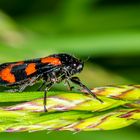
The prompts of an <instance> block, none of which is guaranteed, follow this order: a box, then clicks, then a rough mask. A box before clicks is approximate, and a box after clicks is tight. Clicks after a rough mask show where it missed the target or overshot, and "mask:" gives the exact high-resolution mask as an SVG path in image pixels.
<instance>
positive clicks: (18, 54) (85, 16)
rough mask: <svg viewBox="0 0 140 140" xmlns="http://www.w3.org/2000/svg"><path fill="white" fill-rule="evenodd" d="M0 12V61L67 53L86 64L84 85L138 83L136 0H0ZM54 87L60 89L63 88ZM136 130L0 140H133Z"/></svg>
mask: <svg viewBox="0 0 140 140" xmlns="http://www.w3.org/2000/svg"><path fill="white" fill-rule="evenodd" d="M0 10H1V11H0V62H1V63H3V62H7V61H17V60H24V59H28V58H35V57H42V56H47V55H49V54H52V53H59V52H66V53H70V54H73V55H76V56H77V57H79V58H81V59H82V60H85V61H86V62H85V63H86V66H85V69H84V71H83V72H82V73H81V74H79V77H80V78H81V79H82V81H83V82H85V83H86V84H87V85H88V86H89V87H93V84H94V86H103V85H108V84H109V85H111V84H134V83H135V84H138V83H140V78H139V71H140V63H139V61H140V55H139V54H140V18H139V13H140V1H139V0H133V1H131V0H115V1H114V0H67V1H65V0H51V1H50V0H40V1H37V0H28V1H27V0H24V1H18V0H12V1H8V0H0ZM88 58H89V59H88ZM87 59H88V60H87ZM57 88H59V89H61V90H65V89H64V86H62V85H61V86H58V87H56V88H55V89H57ZM138 126H139V125H137V127H138ZM137 127H136V126H135V127H130V128H128V129H127V128H126V129H122V130H116V131H108V132H93V133H92V132H87V133H79V134H77V135H71V133H67V132H66V133H62V134H61V133H52V134H50V135H46V132H40V133H36V134H35V133H33V134H28V137H26V136H25V133H23V134H11V135H10V134H9V138H8V135H7V134H2V135H1V138H2V137H3V138H6V139H12V137H11V136H13V139H14V140H15V139H19V137H20V138H21V139H27V138H28V139H31V138H34V139H37V138H40V135H41V136H42V138H46V137H49V138H57V139H58V138H61V139H65V137H69V138H68V139H87V138H89V139H90V138H94V139H99V138H101V139H106V137H108V138H110V139H113V140H116V139H118V137H117V136H118V135H119V136H120V139H128V140H130V139H134V140H135V139H138V135H139V131H138V129H137ZM115 136H116V137H115Z"/></svg>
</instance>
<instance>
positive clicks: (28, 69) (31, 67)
mask: <svg viewBox="0 0 140 140" xmlns="http://www.w3.org/2000/svg"><path fill="white" fill-rule="evenodd" d="M35 66H36V65H35V63H31V64H29V65H28V66H27V67H26V69H25V71H26V74H27V75H30V74H33V73H34V72H36V68H35Z"/></svg>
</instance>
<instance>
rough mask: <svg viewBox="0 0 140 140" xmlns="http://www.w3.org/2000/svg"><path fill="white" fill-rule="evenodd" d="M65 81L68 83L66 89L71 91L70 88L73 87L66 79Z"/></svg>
mask: <svg viewBox="0 0 140 140" xmlns="http://www.w3.org/2000/svg"><path fill="white" fill-rule="evenodd" d="M65 82H66V84H67V85H68V90H70V91H72V89H73V88H74V87H73V86H71V85H70V83H69V81H68V80H66V81H65Z"/></svg>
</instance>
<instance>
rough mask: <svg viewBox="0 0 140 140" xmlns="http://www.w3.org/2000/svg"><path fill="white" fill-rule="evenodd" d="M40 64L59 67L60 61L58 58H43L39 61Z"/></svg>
mask: <svg viewBox="0 0 140 140" xmlns="http://www.w3.org/2000/svg"><path fill="white" fill-rule="evenodd" d="M41 62H42V63H50V64H52V65H61V64H62V63H61V61H60V59H59V58H54V57H45V58H42V59H41Z"/></svg>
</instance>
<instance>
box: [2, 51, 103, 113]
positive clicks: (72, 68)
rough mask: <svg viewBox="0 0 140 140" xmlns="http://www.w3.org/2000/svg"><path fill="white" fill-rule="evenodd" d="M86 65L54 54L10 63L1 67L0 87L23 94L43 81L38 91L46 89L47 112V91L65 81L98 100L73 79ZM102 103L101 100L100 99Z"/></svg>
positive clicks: (77, 60) (67, 55)
mask: <svg viewBox="0 0 140 140" xmlns="http://www.w3.org/2000/svg"><path fill="white" fill-rule="evenodd" d="M83 67H84V63H83V62H82V61H81V60H79V59H77V58H75V57H73V56H71V55H69V54H64V53H62V54H53V55H50V56H47V57H44V58H37V59H31V60H26V61H18V62H10V63H4V64H1V65H0V85H1V86H6V87H11V88H13V87H14V88H15V87H16V88H15V89H12V90H11V91H12V92H22V91H23V90H24V89H25V88H26V87H27V86H32V85H33V84H35V83H36V82H37V81H39V80H41V79H42V80H43V83H42V85H41V86H40V87H39V89H38V90H43V89H44V88H45V89H44V110H45V111H47V110H46V97H47V96H46V95H47V91H48V90H49V89H50V88H51V87H52V86H53V85H54V84H55V83H60V82H61V81H63V80H65V82H66V83H67V84H68V86H69V89H70V90H71V89H72V87H71V86H70V83H69V81H71V82H73V83H75V84H77V85H79V86H80V87H82V88H83V89H85V90H86V91H87V92H88V93H89V94H91V95H92V96H93V97H94V98H96V99H98V98H97V97H96V96H95V94H93V93H92V92H91V91H90V89H88V88H87V87H86V86H85V85H83V84H82V83H81V81H80V80H79V78H78V77H72V76H73V75H75V74H76V73H80V72H81V71H82V70H83ZM98 100H99V101H100V102H101V100H100V99H98Z"/></svg>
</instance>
